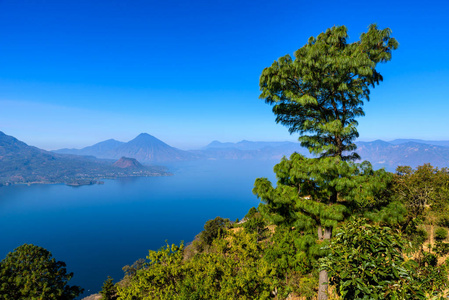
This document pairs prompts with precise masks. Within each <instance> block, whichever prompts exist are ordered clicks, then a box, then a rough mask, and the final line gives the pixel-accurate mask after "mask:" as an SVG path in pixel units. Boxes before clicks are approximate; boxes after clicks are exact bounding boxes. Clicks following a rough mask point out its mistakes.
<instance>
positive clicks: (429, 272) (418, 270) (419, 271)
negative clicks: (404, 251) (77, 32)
mask: <svg viewBox="0 0 449 300" xmlns="http://www.w3.org/2000/svg"><path fill="white" fill-rule="evenodd" d="M409 266H410V269H411V271H412V274H413V276H414V279H415V281H416V282H417V283H419V288H420V290H421V291H424V292H425V293H426V295H427V298H432V299H442V297H441V296H442V295H443V294H444V291H445V290H446V289H447V287H448V275H449V272H448V269H449V268H448V263H447V262H446V263H444V264H443V265H441V266H439V265H438V257H437V256H436V255H435V254H433V253H429V252H425V251H421V253H420V255H419V256H418V258H417V259H416V260H415V261H410V264H409Z"/></svg>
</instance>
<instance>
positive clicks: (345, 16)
mask: <svg viewBox="0 0 449 300" xmlns="http://www.w3.org/2000/svg"><path fill="white" fill-rule="evenodd" d="M448 11H449V2H448V1H447V0H441V1H374V2H373V1H369V2H368V1H366V4H365V3H363V1H309V0H308V1H301V0H296V1H282V0H277V1H243V0H239V1H234V0H226V1H221V0H213V1H171V0H164V1H149V0H148V1H137V0H136V1H124V0H122V1H117V0H107V1H91V0H88V1H84V0H77V1H71V0H66V1H51V0H47V1H44V0H41V1H38V0H34V1H31V0H30V1H21V0H0V130H1V131H3V132H5V133H6V134H9V135H13V136H15V137H17V138H19V139H20V140H23V141H25V142H27V143H28V144H31V145H34V146H38V147H41V148H44V149H57V148H63V147H84V146H88V145H91V144H93V143H96V142H99V141H102V140H105V139H109V138H115V139H118V140H121V141H128V140H130V139H132V138H134V137H135V136H136V135H138V134H139V133H141V132H147V133H150V134H152V135H154V136H156V137H158V138H160V139H162V140H163V141H165V142H167V143H168V144H170V145H172V146H176V147H180V148H183V149H192V148H197V147H201V146H204V145H206V144H207V143H209V142H211V141H212V140H220V141H232V142H236V141H239V140H242V139H247V140H266V141H279V140H296V139H297V136H290V135H289V134H288V132H287V129H286V128H285V127H283V126H281V125H277V124H275V122H274V115H273V114H272V112H271V107H270V106H269V105H267V104H265V103H264V102H263V100H260V99H258V96H259V86H258V82H259V76H260V73H261V71H262V70H263V68H265V67H267V66H269V65H270V64H271V63H272V62H273V61H274V60H276V59H277V58H279V57H280V56H283V55H285V54H287V53H290V54H292V53H293V52H294V51H295V50H296V49H298V48H300V47H301V46H303V45H304V44H305V43H306V42H307V39H308V38H309V37H310V36H316V35H318V34H319V33H320V32H322V31H324V30H326V28H329V27H331V26H333V25H346V26H347V27H348V29H349V34H350V40H351V41H355V40H357V39H358V38H359V36H360V34H361V33H362V32H364V31H366V29H367V27H368V25H369V24H371V23H377V24H378V26H379V27H380V28H385V27H390V28H391V29H392V30H393V36H394V37H395V38H396V39H397V40H398V41H399V43H400V47H399V49H398V50H397V51H395V52H394V53H393V59H392V61H390V62H389V63H387V64H385V65H381V66H380V68H379V69H380V71H381V73H382V74H383V76H384V82H383V83H381V84H380V85H379V86H378V87H376V88H375V89H374V90H373V91H372V97H371V102H369V103H367V104H366V105H365V107H364V110H365V113H366V116H365V117H363V118H360V119H359V123H360V125H359V132H360V139H361V140H374V139H384V140H391V139H395V138H421V139H433V140H449V117H448V115H449V96H448V95H449V56H448V54H449V32H448V27H449V26H448V23H447V13H448Z"/></svg>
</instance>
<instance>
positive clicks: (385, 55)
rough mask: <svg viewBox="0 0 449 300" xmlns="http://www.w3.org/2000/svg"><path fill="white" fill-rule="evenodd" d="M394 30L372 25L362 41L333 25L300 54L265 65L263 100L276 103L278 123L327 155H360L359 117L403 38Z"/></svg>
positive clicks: (300, 51) (345, 156) (343, 157)
mask: <svg viewBox="0 0 449 300" xmlns="http://www.w3.org/2000/svg"><path fill="white" fill-rule="evenodd" d="M390 35H391V30H390V29H389V28H386V29H382V30H381V29H378V28H377V26H376V25H370V26H369V30H368V32H366V33H362V35H361V36H360V40H359V41H356V42H353V43H348V42H347V39H348V33H347V28H346V27H345V26H339V27H335V26H334V27H332V28H330V29H327V30H326V32H324V33H321V34H319V35H318V37H316V38H315V37H311V38H309V41H308V43H307V44H306V45H304V46H303V47H302V48H300V49H298V50H297V51H296V52H295V59H292V58H291V57H290V55H285V56H283V57H281V58H279V59H278V60H277V61H275V62H274V63H273V64H272V65H271V66H270V67H268V68H265V69H264V70H263V72H262V75H261V76H260V84H259V85H260V90H261V94H260V98H261V99H265V101H266V102H267V103H269V104H272V105H273V112H274V113H275V114H276V122H278V123H281V124H283V125H285V126H287V127H288V128H289V131H290V133H294V132H299V133H300V134H301V137H300V138H299V141H300V142H301V145H302V146H304V147H307V148H308V149H309V151H310V152H311V153H313V154H316V155H319V156H321V157H327V156H339V157H341V158H342V159H344V160H353V159H357V158H359V156H358V155H357V154H356V153H354V152H352V151H354V150H355V149H356V145H355V144H354V140H355V139H356V138H357V137H358V136H359V134H358V132H357V129H356V127H357V125H358V122H357V121H356V118H357V117H359V116H363V115H364V111H363V109H362V106H363V104H364V101H365V100H367V101H369V95H370V88H371V87H374V86H375V85H378V84H379V82H381V81H382V80H383V78H382V75H381V74H380V73H379V72H378V71H377V70H376V66H377V64H378V63H380V62H387V61H389V60H391V57H392V50H395V49H397V47H398V42H397V41H396V40H395V39H394V38H392V37H390Z"/></svg>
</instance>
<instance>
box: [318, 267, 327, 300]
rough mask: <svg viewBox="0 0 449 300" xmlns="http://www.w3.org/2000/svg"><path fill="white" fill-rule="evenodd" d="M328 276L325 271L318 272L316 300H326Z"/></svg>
mask: <svg viewBox="0 0 449 300" xmlns="http://www.w3.org/2000/svg"><path fill="white" fill-rule="evenodd" d="M328 281H329V276H328V275H327V271H326V270H321V271H320V283H319V285H318V300H327V283H328Z"/></svg>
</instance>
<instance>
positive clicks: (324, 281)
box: [318, 226, 332, 300]
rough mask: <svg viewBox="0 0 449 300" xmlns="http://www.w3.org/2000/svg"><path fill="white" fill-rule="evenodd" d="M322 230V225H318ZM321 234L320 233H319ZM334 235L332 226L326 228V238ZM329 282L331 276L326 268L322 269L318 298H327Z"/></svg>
mask: <svg viewBox="0 0 449 300" xmlns="http://www.w3.org/2000/svg"><path fill="white" fill-rule="evenodd" d="M318 230H319V231H321V226H319V227H318ZM318 234H319V233H318ZM331 237H332V227H325V228H324V239H325V240H330V239H331ZM328 282H329V276H328V274H327V271H326V270H321V271H320V277H319V283H318V300H327V287H328Z"/></svg>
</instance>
